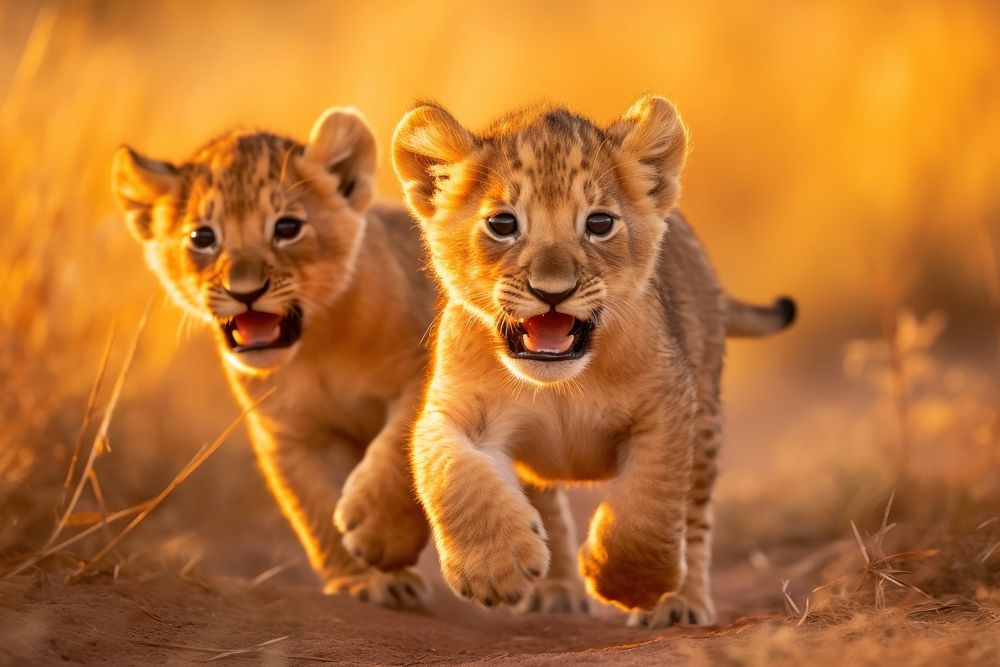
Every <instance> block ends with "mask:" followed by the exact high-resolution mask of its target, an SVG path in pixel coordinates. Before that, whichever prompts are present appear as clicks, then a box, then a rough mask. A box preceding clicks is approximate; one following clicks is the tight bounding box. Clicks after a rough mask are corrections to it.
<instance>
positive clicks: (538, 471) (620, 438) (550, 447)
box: [511, 395, 629, 482]
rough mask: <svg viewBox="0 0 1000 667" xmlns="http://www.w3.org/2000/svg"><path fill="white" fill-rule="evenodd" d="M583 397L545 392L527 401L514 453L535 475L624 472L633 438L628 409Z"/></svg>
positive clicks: (582, 476)
mask: <svg viewBox="0 0 1000 667" xmlns="http://www.w3.org/2000/svg"><path fill="white" fill-rule="evenodd" d="M578 398H579V397H577V398H576V399H574V398H573V397H569V396H561V395H557V396H552V397H542V396H539V397H535V398H533V399H532V400H531V401H530V402H529V404H528V405H525V406H523V410H524V419H523V421H521V424H520V427H519V428H518V429H517V434H516V436H515V437H514V438H513V442H512V445H513V449H512V452H511V454H512V457H513V458H514V461H515V462H516V464H517V467H518V470H519V471H521V473H522V474H523V475H524V476H525V477H527V478H529V480H530V479H532V478H534V479H535V480H537V481H540V482H589V481H600V480H606V479H610V478H611V477H614V476H615V475H617V474H618V467H619V462H620V460H621V455H622V451H621V450H622V448H623V447H625V446H626V444H627V434H628V424H629V421H628V418H627V411H626V412H625V413H622V412H621V410H620V408H621V406H615V405H611V404H609V403H603V402H597V403H588V402H586V401H579V400H578Z"/></svg>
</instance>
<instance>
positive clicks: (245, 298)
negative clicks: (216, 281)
mask: <svg viewBox="0 0 1000 667" xmlns="http://www.w3.org/2000/svg"><path fill="white" fill-rule="evenodd" d="M269 285H270V282H269V281H264V284H263V285H261V287H260V289H256V290H254V291H252V292H234V291H232V290H230V289H227V290H226V294H228V295H229V296H230V297H232V298H233V299H235V300H236V301H239V302H241V303H245V304H246V305H248V306H252V305H253V302H254V301H256V300H257V299H259V298H260V297H262V296H264V294H265V293H266V292H267V288H268V286H269Z"/></svg>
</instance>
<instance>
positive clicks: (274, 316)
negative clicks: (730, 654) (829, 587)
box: [112, 109, 436, 607]
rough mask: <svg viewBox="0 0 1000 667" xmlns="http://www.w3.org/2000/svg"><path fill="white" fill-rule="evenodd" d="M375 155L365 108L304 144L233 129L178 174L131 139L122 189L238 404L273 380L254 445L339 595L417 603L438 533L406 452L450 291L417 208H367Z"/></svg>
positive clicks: (119, 172) (119, 160)
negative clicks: (203, 330)
mask: <svg viewBox="0 0 1000 667" xmlns="http://www.w3.org/2000/svg"><path fill="white" fill-rule="evenodd" d="M376 153H377V149H376V142H375V138H374V136H373V134H372V132H371V130H370V129H369V127H368V125H367V123H366V122H365V121H364V119H363V118H362V117H361V115H360V114H358V113H357V112H356V111H354V110H352V109H331V110H329V111H327V112H326V113H324V114H323V116H322V117H321V118H320V119H319V121H318V122H317V123H316V125H315V126H314V128H313V130H312V134H311V136H310V138H309V141H308V143H306V144H305V145H302V144H299V143H297V142H295V141H293V140H291V139H287V138H285V137H281V136H275V135H272V134H267V133H250V132H233V133H229V134H226V135H224V136H222V137H220V138H218V139H216V140H214V141H212V142H211V143H209V144H208V145H207V146H205V147H204V148H202V149H201V150H199V151H198V152H196V153H195V154H194V156H193V157H192V158H191V159H190V160H188V161H186V162H184V163H181V164H177V165H175V164H171V163H169V162H161V161H158V160H153V159H150V158H147V157H144V156H142V155H140V154H139V153H137V152H135V151H134V150H132V149H130V148H127V147H123V148H121V149H119V151H118V153H117V154H116V155H115V159H114V168H113V177H112V185H113V189H114V193H115V195H116V198H117V200H118V202H119V203H120V205H121V207H122V209H123V210H124V211H125V214H126V217H127V219H128V222H129V226H130V227H131V230H132V232H133V234H134V235H135V236H136V237H137V238H138V239H139V241H140V242H141V243H142V245H143V248H144V250H145V255H146V261H147V263H148V264H149V267H150V269H151V270H152V271H153V272H154V273H156V275H158V276H159V278H160V280H161V281H162V282H163V285H164V287H165V288H166V289H167V291H168V292H169V293H170V294H171V296H173V298H174V300H175V301H176V302H177V303H178V304H180V305H181V306H182V307H184V308H185V309H186V310H187V311H188V312H190V313H192V314H194V315H195V316H196V317H197V318H198V319H200V320H201V321H203V322H204V323H205V325H206V326H208V327H209V328H210V329H211V330H212V331H213V332H214V334H215V339H216V342H217V344H218V349H219V353H220V355H221V357H222V358H223V360H224V364H223V366H224V367H225V371H226V374H227V376H228V379H229V385H230V387H231V388H232V390H233V393H234V394H235V395H236V398H237V399H238V400H239V402H240V403H241V404H242V405H243V406H244V407H249V406H251V404H252V403H253V401H254V398H255V397H256V396H259V395H260V394H262V393H263V392H264V391H265V390H266V389H267V388H269V387H276V388H277V391H276V393H275V394H274V395H273V396H271V397H270V398H269V399H268V400H266V401H264V402H263V403H262V404H261V405H260V406H259V407H257V408H255V409H254V410H253V411H252V413H251V414H250V416H249V418H248V423H249V429H250V437H251V440H252V441H253V445H254V449H255V450H256V453H257V457H258V461H259V463H260V467H261V469H262V470H263V471H264V475H265V476H266V478H267V481H268V484H269V486H270V488H271V491H272V492H273V493H274V496H275V497H276V498H277V500H278V503H279V504H280V506H281V509H282V510H283V512H284V513H285V516H286V517H287V518H288V520H289V521H290V522H291V524H292V527H293V528H294V529H295V532H296V533H297V535H298V537H299V540H300V541H301V542H302V545H303V546H304V547H305V550H306V553H307V554H308V556H309V561H310V563H311V564H312V566H313V568H315V570H316V572H318V573H319V575H320V576H321V577H322V579H323V581H324V583H325V587H326V591H327V592H331V593H340V592H343V593H347V594H350V595H352V596H354V597H356V598H358V599H361V600H367V601H370V602H373V603H375V604H379V605H383V606H389V607H408V606H414V605H417V604H418V603H419V602H420V601H421V599H422V598H423V597H424V595H425V593H426V586H425V584H424V582H423V581H422V580H421V579H420V578H419V577H418V575H417V574H415V573H414V572H412V571H411V570H409V569H407V568H406V566H408V565H411V564H413V563H415V562H416V560H417V557H418V555H419V553H420V551H421V549H422V547H423V546H424V544H425V543H426V540H427V533H428V530H427V526H426V521H425V519H424V515H423V512H422V511H421V509H420V506H419V504H418V502H417V499H416V498H415V497H414V494H413V491H412V482H411V477H410V473H409V465H408V460H407V459H408V457H407V453H406V445H405V443H406V440H407V437H408V434H409V428H410V424H411V422H412V420H413V417H414V415H415V413H416V408H417V404H418V401H419V396H420V391H421V383H422V380H423V377H424V371H425V366H426V359H425V356H426V351H425V346H424V345H422V344H421V338H422V336H423V335H424V333H425V331H426V330H427V328H428V326H429V325H430V323H431V321H432V319H433V316H434V304H435V301H436V294H435V290H434V288H433V285H432V284H431V281H430V280H429V279H428V278H426V277H425V276H424V275H423V274H422V273H421V271H420V268H421V265H422V261H423V260H422V251H421V247H420V242H419V236H418V234H417V233H416V232H415V230H414V229H413V227H414V225H413V222H412V220H411V218H410V217H409V215H408V214H407V213H406V211H405V210H404V209H402V208H394V207H380V206H371V205H370V203H371V200H372V196H373V179H374V174H375V167H376ZM338 499H339V504H338ZM335 509H336V526H335V525H334V514H335ZM362 563H363V564H362Z"/></svg>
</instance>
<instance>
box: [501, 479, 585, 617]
mask: <svg viewBox="0 0 1000 667" xmlns="http://www.w3.org/2000/svg"><path fill="white" fill-rule="evenodd" d="M525 493H526V495H527V496H528V500H529V501H530V502H531V504H532V505H533V506H534V507H535V509H536V510H538V513H539V514H540V515H541V517H542V524H543V525H544V526H545V533H546V535H547V541H548V545H549V552H550V553H551V557H550V560H549V571H548V574H546V575H545V578H543V579H541V580H540V581H538V582H536V583H535V587H534V589H532V591H531V593H530V594H529V595H528V596H527V597H525V599H524V600H523V601H522V602H521V604H520V605H518V607H517V611H518V612H521V613H523V612H532V611H538V612H548V613H580V614H586V613H589V611H590V598H589V597H588V596H587V590H586V588H585V587H584V585H583V580H582V579H580V575H578V574H577V571H576V549H577V541H576V530H575V529H574V525H573V517H572V515H571V514H570V511H569V500H568V498H567V497H566V492H565V491H563V490H562V489H561V488H558V487H555V486H551V487H548V488H546V489H539V488H536V487H533V486H530V485H526V486H525Z"/></svg>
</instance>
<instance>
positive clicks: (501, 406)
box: [392, 97, 794, 624]
mask: <svg viewBox="0 0 1000 667" xmlns="http://www.w3.org/2000/svg"><path fill="white" fill-rule="evenodd" d="M686 139H687V133H686V130H685V127H684V125H683V123H682V122H681V119H680V117H679V116H678V114H677V112H676V111H675V109H674V107H673V105H672V104H671V103H670V102H668V101H667V100H665V99H663V98H660V97H643V98H641V99H639V100H638V101H637V102H636V103H635V104H634V105H633V106H632V107H631V108H630V109H629V110H628V111H626V112H625V114H624V115H623V116H622V117H621V118H620V119H618V120H617V121H615V122H614V123H612V124H611V125H609V126H607V127H601V126H598V125H596V124H594V123H593V122H591V121H589V120H587V119H586V118H583V117H580V116H578V115H575V114H573V113H570V112H569V111H566V110H565V109H561V108H545V107H543V108H537V109H531V110H527V111H523V112H520V113H515V114H512V115H509V116H506V117H504V118H501V119H500V120H498V121H497V122H495V123H494V124H493V125H491V126H490V127H489V128H488V129H487V130H486V131H485V132H482V133H479V134H473V133H472V132H470V131H469V130H467V129H465V128H464V127H463V126H462V125H460V124H459V123H458V121H456V120H455V119H454V118H453V117H452V116H451V115H449V114H448V112H447V111H445V110H444V109H442V108H441V107H439V106H436V105H432V104H424V105H421V106H418V107H417V108H416V109H414V110H413V111H411V112H410V113H409V114H408V115H407V116H406V117H405V118H404V119H403V120H402V121H401V123H400V125H399V127H398V128H397V129H396V134H395V137H394V139H393V147H392V155H393V163H394V166H395V169H396V173H397V175H398V176H399V178H400V180H401V181H402V183H403V187H404V190H405V193H406V199H407V202H408V204H409V206H410V208H411V209H412V210H413V212H414V213H415V214H416V215H417V216H418V217H419V218H420V219H421V222H422V227H423V233H424V236H425V239H426V241H427V245H428V248H429V250H430V254H431V260H432V264H433V267H434V269H435V272H436V274H437V277H438V279H439V281H440V283H441V285H442V286H443V288H444V290H445V292H446V294H447V303H446V305H445V308H444V312H443V314H442V316H441V320H440V324H439V326H438V327H437V339H436V344H435V354H434V362H433V369H432V372H431V378H430V380H429V384H428V388H427V393H426V398H425V403H424V405H423V407H422V409H421V412H420V415H419V417H418V419H417V422H416V424H415V426H414V442H413V452H412V456H413V465H414V476H415V480H416V484H417V492H418V494H419V495H420V499H421V501H422V502H423V504H424V507H425V509H426V511H427V514H428V516H429V518H430V521H431V527H432V530H433V535H434V539H435V542H436V545H437V549H438V554H439V557H440V560H441V566H442V571H443V573H444V577H445V579H446V580H447V582H448V584H449V585H450V586H451V587H452V588H453V589H454V590H455V591H456V592H457V593H458V594H460V595H461V596H463V597H467V598H473V599H475V600H478V601H479V602H481V603H482V604H485V605H487V606H491V605H494V604H511V605H514V604H518V603H521V604H522V605H525V604H528V605H530V606H531V607H534V608H543V609H547V608H557V609H567V610H568V609H579V608H581V607H582V606H583V601H584V600H585V598H583V596H582V594H581V592H580V591H581V589H582V586H581V585H580V584H579V580H578V579H577V577H576V575H575V572H574V569H575V568H574V558H573V551H574V549H575V548H576V545H575V543H574V542H573V541H572V526H571V524H570V518H569V517H568V516H567V513H566V503H565V499H564V498H563V496H562V492H561V491H560V490H559V489H558V487H557V486H555V485H556V484H558V483H563V482H576V481H590V480H614V481H613V483H612V484H611V486H610V492H609V494H608V496H607V497H606V498H605V499H604V501H603V502H602V503H601V505H600V506H599V507H598V509H597V511H596V513H595V515H594V517H593V520H592V522H591V526H590V532H589V537H588V539H587V541H586V543H585V544H584V546H583V547H582V548H581V549H580V552H579V569H580V571H581V572H582V574H583V577H584V579H585V581H586V588H587V589H588V590H589V592H590V593H591V594H593V595H594V596H596V597H597V598H599V599H601V600H605V601H609V602H612V603H614V604H616V605H618V606H619V607H621V608H624V609H627V610H633V611H634V612H635V613H634V614H633V618H632V620H633V622H646V623H651V624H669V623H672V622H675V621H681V622H690V623H697V624H711V623H713V622H714V620H715V610H714V607H713V604H712V598H711V595H710V591H709V556H710V546H709V545H710V540H711V523H712V512H711V504H710V503H711V489H712V485H713V483H714V480H715V475H716V463H715V457H716V453H717V452H718V449H719V444H720V424H721V421H720V402H719V384H720V375H721V372H722V363H723V353H724V349H725V337H726V334H727V332H728V333H730V334H731V335H763V334H766V333H770V332H773V331H777V330H779V329H782V328H784V327H785V326H787V325H788V324H790V323H791V321H792V319H793V318H794V306H793V304H792V302H791V301H788V300H781V301H779V302H778V304H776V306H775V307H773V308H759V307H752V306H747V305H744V304H741V303H739V302H736V301H732V300H729V299H727V298H726V296H725V294H724V292H723V290H722V288H721V287H720V285H719V282H718V280H717V278H716V276H715V273H714V272H713V270H712V267H711V265H710V263H709V261H708V258H707V256H706V255H705V251H704V249H703V248H702V246H701V244H700V243H699V241H698V240H697V238H696V237H695V235H694V233H693V232H692V230H691V228H690V227H689V226H688V224H687V222H686V221H685V220H684V218H683V217H681V215H680V214H679V213H677V212H676V211H675V210H674V205H675V203H676V202H677V198H678V195H679V193H680V185H679V176H680V173H681V168H682V166H683V164H684V161H685V156H686Z"/></svg>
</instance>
